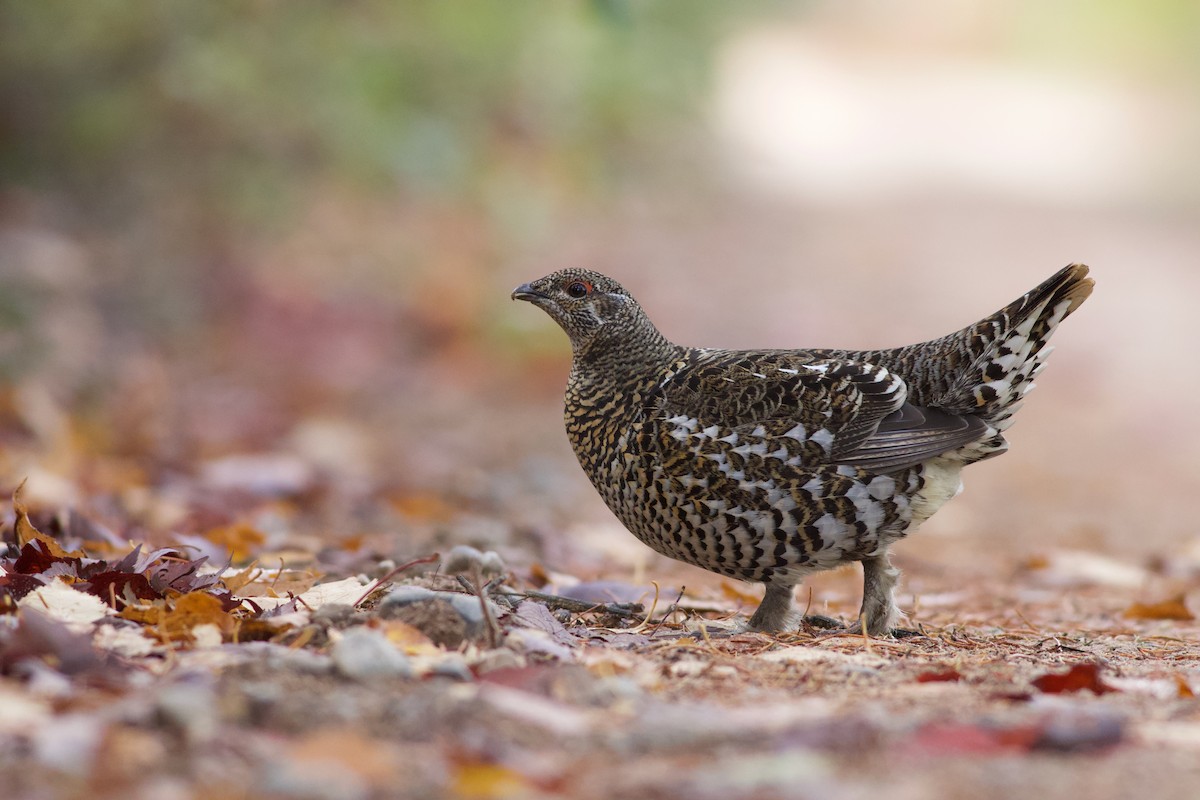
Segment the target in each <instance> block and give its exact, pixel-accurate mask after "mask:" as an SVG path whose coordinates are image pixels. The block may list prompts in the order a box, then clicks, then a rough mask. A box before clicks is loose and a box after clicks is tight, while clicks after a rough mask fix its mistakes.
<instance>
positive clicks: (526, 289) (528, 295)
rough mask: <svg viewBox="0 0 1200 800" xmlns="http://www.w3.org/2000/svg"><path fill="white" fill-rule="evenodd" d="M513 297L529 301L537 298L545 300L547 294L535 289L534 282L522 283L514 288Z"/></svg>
mask: <svg viewBox="0 0 1200 800" xmlns="http://www.w3.org/2000/svg"><path fill="white" fill-rule="evenodd" d="M512 299H513V300H528V301H529V302H533V301H535V300H545V299H546V295H544V294H542V293H541V292H539V291H538V290H537V289H534V288H533V284H532V283H522V284H521V285H520V286H518V287H517V288H515V289H513V293H512Z"/></svg>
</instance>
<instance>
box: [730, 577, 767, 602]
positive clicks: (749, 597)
mask: <svg viewBox="0 0 1200 800" xmlns="http://www.w3.org/2000/svg"><path fill="white" fill-rule="evenodd" d="M744 585H745V584H740V583H734V582H733V581H721V594H722V595H724V596H725V598H726V599H727V600H733V601H734V602H735V603H742V604H743V605H758V604H759V603H761V602H762V597H760V596H759V595H756V594H754V593H753V592H748V591H746V590H745V589H743V588H742V587H743V586H744Z"/></svg>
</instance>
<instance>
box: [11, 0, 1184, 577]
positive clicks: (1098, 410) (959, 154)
mask: <svg viewBox="0 0 1200 800" xmlns="http://www.w3.org/2000/svg"><path fill="white" fill-rule="evenodd" d="M0 28H2V30H3V31H4V36H3V37H2V39H0V379H2V381H3V385H2V387H0V490H3V491H4V492H9V491H11V490H12V488H14V487H15V486H16V485H17V483H19V482H20V480H21V479H22V478H24V477H28V478H29V484H28V487H27V490H26V491H27V492H28V493H29V496H30V498H31V499H32V500H34V501H37V502H40V503H43V504H45V505H47V506H50V507H62V506H73V507H79V508H81V509H84V510H86V512H87V513H88V514H89V515H91V516H92V517H93V518H95V519H99V520H102V521H104V523H105V524H106V525H108V526H109V527H110V528H111V529H112V530H113V531H114V532H115V535H116V536H117V537H118V538H123V537H128V538H143V537H149V538H154V537H156V536H158V537H170V536H177V535H189V534H192V533H197V532H203V531H211V530H213V529H214V526H223V525H225V526H227V525H236V524H242V525H246V526H250V528H252V529H253V530H254V531H256V534H255V535H258V536H260V537H261V538H263V539H264V540H265V541H267V542H268V543H274V544H275V545H276V546H277V547H278V548H284V547H288V546H305V547H309V548H310V549H317V550H320V549H322V548H325V549H329V548H333V549H336V550H338V552H340V553H360V554H362V553H368V554H371V555H373V556H378V555H393V556H395V557H397V558H401V557H404V556H405V555H413V554H416V553H419V552H421V548H423V547H427V546H446V545H448V544H455V543H461V542H470V543H474V544H481V545H485V546H488V547H496V548H499V549H500V550H501V551H502V552H504V553H505V554H506V555H507V556H508V557H509V558H510V560H514V561H517V562H521V561H525V562H528V561H530V560H533V559H542V560H544V561H545V562H546V563H547V564H550V565H552V566H555V567H558V568H564V569H565V568H567V567H570V568H572V569H574V570H576V571H577V572H586V571H587V570H588V569H595V570H603V569H606V568H608V569H611V566H612V565H613V564H619V565H622V566H623V567H624V566H629V567H630V568H634V567H644V566H646V565H647V564H651V565H653V567H654V569H655V570H664V569H668V567H667V566H665V562H659V561H655V560H654V558H653V557H652V556H651V554H650V553H649V551H647V550H645V548H642V547H641V545H639V544H638V543H637V542H636V541H635V540H633V538H632V537H630V536H628V534H625V533H622V532H621V531H620V529H619V526H618V525H617V523H616V522H615V521H614V520H613V519H612V518H611V516H610V515H608V513H607V511H606V510H605V509H604V508H603V506H602V505H601V503H600V501H599V500H598V499H597V498H596V497H595V496H594V494H593V493H592V490H591V488H590V486H588V484H587V483H586V480H585V479H584V477H583V475H582V473H581V472H579V471H578V469H577V467H575V465H574V462H573V457H572V455H571V453H570V450H569V448H568V446H567V443H566V438H565V435H564V434H563V431H562V427H561V425H562V423H561V399H560V398H561V390H562V386H563V384H564V382H565V379H566V372H567V368H568V364H569V349H568V347H567V342H566V338H565V337H564V336H563V335H562V333H561V332H560V331H559V330H558V329H557V328H556V327H555V326H554V325H553V323H551V322H550V320H549V319H548V318H546V317H545V316H544V315H543V314H541V313H540V312H538V311H537V310H536V309H533V308H531V307H529V306H528V305H526V304H515V303H511V302H510V301H509V292H510V291H511V289H512V287H513V286H515V285H516V284H518V283H520V282H523V281H526V280H530V279H533V278H536V277H539V276H541V275H543V274H546V273H548V272H550V271H552V270H554V269H557V268H560V267H564V266H568V265H572V266H586V267H591V268H595V269H599V270H602V271H605V272H607V273H609V274H611V275H613V276H614V277H616V278H617V279H618V280H620V281H622V282H623V283H624V284H625V285H626V286H627V287H629V288H630V289H631V290H632V291H633V292H634V293H635V294H636V295H637V296H638V298H639V299H640V300H641V302H642V304H643V305H644V306H645V307H646V308H647V309H648V311H649V312H650V314H651V316H652V317H653V319H654V320H655V321H656V322H657V324H658V325H659V327H660V328H661V329H662V330H663V331H664V333H666V334H667V335H668V336H669V337H671V338H673V339H674V340H676V341H679V342H681V343H686V344H693V345H700V346H727V347H796V346H844V347H878V346H891V345H900V344H906V343H909V342H913V341H918V340H923V339H927V338H932V337H935V336H940V335H942V334H944V333H947V332H949V331H951V330H954V329H957V328H959V327H962V326H964V325H966V324H968V323H970V322H973V321H974V320H976V319H977V318H979V317H982V316H984V315H986V314H988V313H990V312H992V311H993V310H995V309H996V308H999V307H1000V306H1001V305H1003V304H1004V303H1007V302H1008V301H1010V300H1012V299H1014V298H1015V297H1017V296H1018V295H1020V294H1021V293H1023V292H1024V291H1026V290H1027V289H1029V288H1031V287H1032V286H1034V285H1035V284H1037V283H1038V282H1040V281H1041V280H1043V279H1044V278H1045V277H1047V276H1048V275H1049V274H1050V273H1051V272H1053V271H1054V270H1056V269H1058V268H1059V267H1061V266H1063V265H1065V264H1067V263H1069V262H1072V261H1083V262H1086V263H1088V264H1090V265H1091V266H1092V268H1093V274H1094V276H1095V277H1096V279H1097V284H1098V285H1097V290H1096V293H1095V295H1094V297H1093V298H1092V300H1091V301H1089V303H1088V304H1087V305H1086V306H1085V307H1084V308H1083V309H1082V310H1081V311H1080V312H1079V313H1078V315H1077V316H1075V317H1072V318H1071V319H1070V320H1069V321H1068V322H1067V323H1066V324H1065V325H1064V326H1063V328H1062V329H1061V330H1060V332H1059V335H1058V336H1057V337H1056V339H1055V344H1056V345H1058V348H1059V353H1058V354H1057V355H1056V356H1055V357H1054V358H1053V359H1052V360H1051V362H1050V367H1049V369H1048V370H1047V371H1046V372H1045V373H1044V374H1043V377H1042V379H1041V384H1042V386H1041V388H1040V390H1039V391H1038V392H1037V393H1036V394H1034V395H1033V396H1032V397H1031V398H1030V400H1029V402H1028V403H1027V405H1026V407H1025V409H1024V411H1023V412H1022V413H1021V415H1020V417H1019V419H1018V423H1017V425H1016V426H1015V428H1014V429H1013V430H1012V431H1011V433H1010V436H1009V438H1010V441H1011V443H1012V448H1011V451H1010V453H1009V454H1008V455H1006V456H1004V457H1003V458H1000V459H996V460H993V461H990V462H987V463H985V464H981V465H979V466H977V467H973V468H972V469H971V470H970V471H969V472H968V474H967V476H966V483H967V491H966V492H965V493H964V495H963V496H962V497H960V498H959V499H958V500H956V501H955V502H954V503H952V504H951V505H949V506H948V507H947V508H946V509H944V510H943V511H942V512H941V513H940V514H939V515H938V516H937V517H935V518H934V520H932V521H931V522H930V523H929V524H928V525H927V526H926V531H925V532H923V533H922V535H921V536H918V537H914V541H913V542H912V543H911V546H912V548H913V549H910V550H905V548H907V547H908V545H906V546H905V548H901V549H902V550H905V552H908V553H909V554H910V555H909V556H908V558H909V559H911V560H912V561H918V562H919V561H920V560H921V559H925V560H926V561H928V562H934V563H938V564H947V565H948V564H952V563H955V559H957V560H959V561H970V559H972V558H975V557H977V556H978V554H979V553H980V551H981V549H982V550H984V551H985V552H986V553H987V555H988V557H989V558H993V557H995V558H999V557H1003V558H1011V559H1013V560H1014V562H1017V561H1020V560H1021V559H1028V558H1036V557H1038V554H1039V553H1042V552H1044V551H1047V550H1048V549H1053V548H1081V549H1093V550H1100V551H1104V552H1108V553H1110V554H1113V555H1117V556H1121V557H1124V556H1129V557H1133V558H1135V559H1138V560H1147V559H1162V558H1166V557H1170V556H1171V555H1172V554H1180V553H1188V552H1190V553H1192V556H1191V557H1192V558H1194V559H1197V560H1200V535H1198V534H1200V526H1197V523H1196V522H1195V518H1196V514H1195V510H1194V508H1193V506H1192V505H1191V500H1192V499H1193V498H1194V497H1195V496H1196V489H1197V472H1198V470H1200V467H1198V466H1197V461H1198V458H1200V434H1198V433H1197V426H1196V425H1195V423H1194V414H1195V406H1196V401H1195V398H1196V397H1197V396H1200V377H1198V376H1200V370H1198V369H1197V368H1196V366H1195V365H1194V364H1193V363H1192V361H1193V352H1194V347H1195V345H1196V343H1197V328H1196V324H1195V322H1194V320H1195V314H1194V312H1193V310H1192V306H1193V303H1194V300H1193V298H1195V297H1197V296H1200V263H1198V254H1200V159H1198V158H1197V153H1198V150H1200V5H1197V4H1196V3H1194V2H1191V0H1154V1H1153V2H1144V3H1137V4H1134V3H1125V2H1115V1H1113V0H1101V1H1099V2H1097V1H1096V0H1093V1H1092V2H1073V1H1070V0H1067V1H1064V2H1058V3H1049V4H1048V3H1042V2H1033V0H1016V1H1014V0H925V1H924V2H919V3H905V4H902V5H897V4H893V3H883V2H878V0H837V2H834V1H833V0H828V1H824V2H822V1H820V0H812V1H810V2H783V1H782V0H775V1H773V2H766V1H765V0H763V1H760V2H745V3H738V4H730V3H720V2H700V1H699V0H697V1H694V2H688V3H660V2H644V3H643V2H632V1H631V0H626V1H622V0H590V1H589V0H574V1H573V2H555V3H538V2H525V1H524V0H522V1H520V2H478V3H469V4H468V3H443V2H436V0H412V2H406V3H401V4H397V3H386V2H368V1H365V0H363V1H360V2H344V3H338V4H332V5H331V4H326V3H317V2H308V1H307V0H291V1H290V2H282V1H280V0H257V1H256V2H240V3H233V2H227V3H191V2H184V1H183V0H178V1H176V0H164V1H163V2H158V3H133V2H104V3H84V4H70V5H66V4H54V3H26V2H16V1H15V0H14V1H5V2H0ZM679 569H685V568H682V567H679ZM687 574H688V575H689V576H691V577H692V578H694V577H695V575H696V574H697V573H695V572H690V573H687Z"/></svg>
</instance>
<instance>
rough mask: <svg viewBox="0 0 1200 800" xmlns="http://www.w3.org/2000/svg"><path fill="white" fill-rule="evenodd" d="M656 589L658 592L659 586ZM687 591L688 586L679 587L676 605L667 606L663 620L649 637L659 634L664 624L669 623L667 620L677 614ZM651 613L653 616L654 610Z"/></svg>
mask: <svg viewBox="0 0 1200 800" xmlns="http://www.w3.org/2000/svg"><path fill="white" fill-rule="evenodd" d="M654 588H655V590H657V589H658V586H657V585H655V587H654ZM686 589H687V587H686V586H680V587H679V596H678V597H676V598H675V602H674V603H671V605H669V606H667V610H666V611H664V612H663V615H662V619H660V620H659V621H658V624H657V625H655V626H654V630H652V631H650V633H648V634H647V636H651V637H653V636H654V634H656V633H658V629H659V628H661V627H662V626H663V623H664V622H666V621H667V618H668V617H670V616H671V615H672V614H674V613H675V612H676V610H678V608H679V601H680V600H682V599H683V593H684V591H685V590H686ZM654 599H655V600H656V601H657V600H658V598H657V596H656V597H655V598H654ZM650 613H651V614H653V613H654V609H650ZM646 619H650V618H649V617H646Z"/></svg>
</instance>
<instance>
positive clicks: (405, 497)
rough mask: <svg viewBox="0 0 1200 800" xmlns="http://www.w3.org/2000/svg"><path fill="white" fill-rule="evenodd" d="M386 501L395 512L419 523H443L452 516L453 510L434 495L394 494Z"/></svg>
mask: <svg viewBox="0 0 1200 800" xmlns="http://www.w3.org/2000/svg"><path fill="white" fill-rule="evenodd" d="M388 500H389V502H390V503H391V504H392V508H394V509H396V511H398V512H399V513H401V514H403V515H404V516H406V517H408V518H409V519H412V520H417V521H420V522H445V521H447V520H449V519H450V518H451V517H453V516H454V509H453V508H452V507H451V506H450V505H448V504H447V503H446V501H445V500H443V499H442V498H441V497H439V496H437V495H436V494H428V493H412V494H395V495H392V496H391V497H389V498H388Z"/></svg>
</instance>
